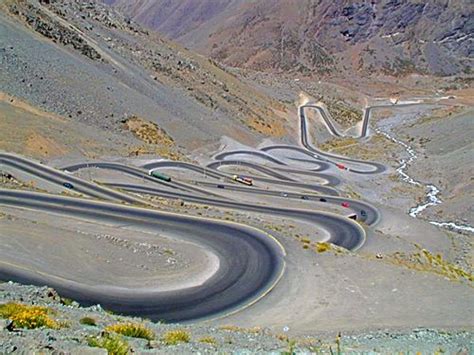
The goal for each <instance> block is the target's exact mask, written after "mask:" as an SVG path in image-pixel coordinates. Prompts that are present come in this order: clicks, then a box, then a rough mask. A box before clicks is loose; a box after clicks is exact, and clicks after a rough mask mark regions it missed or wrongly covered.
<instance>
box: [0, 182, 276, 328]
mask: <svg viewBox="0 0 474 355" xmlns="http://www.w3.org/2000/svg"><path fill="white" fill-rule="evenodd" d="M0 205H3V206H11V207H20V208H27V209H32V210H37V211H43V212H48V213H53V214H61V215H66V216H70V217H73V218H79V219H86V220H91V221H97V222H106V223H108V224H117V225H123V224H124V223H127V224H129V225H132V226H134V227H136V228H140V227H144V228H147V229H150V228H155V229H156V230H157V231H160V232H162V233H163V231H164V233H166V232H172V233H173V236H176V235H179V238H181V239H182V240H184V241H188V242H192V243H195V244H197V245H200V246H203V247H205V248H207V249H208V250H210V251H211V252H212V253H213V254H215V255H216V256H217V257H218V258H219V263H220V264H219V268H218V270H217V272H216V273H215V274H214V275H213V276H212V277H211V278H209V279H208V280H206V281H205V282H204V283H203V284H201V285H199V286H194V287H191V288H183V289H179V290H175V291H167V292H158V291H153V290H149V289H145V290H140V289H139V288H138V289H136V288H134V289H119V288H114V285H113V280H111V281H110V283H107V281H104V284H103V285H95V286H88V285H87V284H85V283H80V282H77V281H75V280H65V279H61V278H59V277H56V276H55V275H48V274H44V273H41V272H40V270H28V269H25V268H23V267H17V266H14V265H6V264H5V263H2V262H0V278H1V279H3V280H15V281H18V282H21V283H25V284H36V285H49V286H51V287H54V288H55V289H57V290H58V292H59V293H60V294H61V295H62V296H65V297H71V298H73V299H75V300H77V301H79V302H81V303H82V304H85V305H92V304H101V305H103V306H105V307H106V308H108V309H111V310H114V311H117V312H121V313H125V314H129V315H137V316H142V317H148V318H150V319H152V320H155V321H157V320H166V321H170V322H174V321H187V320H195V319H200V318H205V317H209V316H212V315H218V314H219V313H222V312H226V313H227V312H232V311H233V310H236V309H239V308H241V307H244V306H246V305H249V304H251V303H253V302H256V301H257V300H258V299H259V298H260V297H262V296H263V295H264V294H266V293H267V292H268V291H269V290H270V289H271V288H272V287H273V286H274V285H275V284H276V283H277V282H278V280H279V278H280V277H281V275H282V274H283V272H284V267H285V262H284V254H285V251H284V249H283V247H282V246H281V245H280V244H279V243H278V242H277V241H276V240H275V239H274V238H273V237H271V236H269V235H268V234H266V233H264V232H262V231H260V230H258V229H255V228H252V227H249V226H245V225H241V224H237V223H233V222H225V221H218V220H211V219H206V218H197V217H189V216H185V215H178V214H174V213H167V212H158V211H154V210H148V209H141V208H134V207H128V206H122V205H117V204H111V203H101V202H95V201H89V200H82V199H77V198H67V197H62V196H57V195H48V194H42V193H35V192H28V191H15V190H3V189H0ZM229 236H232V237H229Z"/></svg>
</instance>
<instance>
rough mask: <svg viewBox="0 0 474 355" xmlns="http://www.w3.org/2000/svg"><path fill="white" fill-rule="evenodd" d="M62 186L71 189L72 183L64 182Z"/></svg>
mask: <svg viewBox="0 0 474 355" xmlns="http://www.w3.org/2000/svg"><path fill="white" fill-rule="evenodd" d="M63 186H64V187H65V188H67V189H73V188H74V186H73V184H71V183H70V182H65V183H64V184H63Z"/></svg>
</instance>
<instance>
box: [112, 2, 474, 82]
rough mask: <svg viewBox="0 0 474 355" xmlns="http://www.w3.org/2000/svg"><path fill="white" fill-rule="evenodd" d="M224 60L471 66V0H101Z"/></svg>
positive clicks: (281, 65) (378, 68) (299, 66)
mask: <svg viewBox="0 0 474 355" xmlns="http://www.w3.org/2000/svg"><path fill="white" fill-rule="evenodd" d="M106 1H107V2H108V3H109V4H114V5H115V6H116V7H117V8H119V9H120V10H121V11H123V12H124V13H126V14H127V15H129V16H131V17H132V18H134V19H136V20H137V21H139V22H141V23H143V24H145V25H147V26H149V27H152V28H154V29H157V30H159V31H161V32H163V33H164V34H166V35H167V36H169V37H170V38H172V39H175V40H177V41H179V42H181V43H182V44H184V45H186V46H189V47H190V48H194V49H197V50H198V51H200V52H202V53H204V54H207V55H210V56H212V58H214V59H216V60H218V61H221V62H223V63H225V64H227V65H230V66H238V67H244V68H252V69H257V70H271V71H288V70H296V71H300V72H303V73H314V72H319V73H320V74H321V73H325V72H328V71H329V72H331V73H332V74H334V73H336V72H340V71H341V70H342V71H344V72H346V73H353V72H354V71H356V72H359V73H360V74H363V75H367V74H371V73H373V72H383V73H386V74H392V75H404V74H409V73H414V72H417V73H427V74H436V75H452V74H458V73H463V72H469V71H470V65H471V60H472V55H473V46H472V41H473V31H474V21H473V18H474V17H473V10H474V5H473V3H472V2H471V1H469V0H431V1H419V0H380V1H374V0H357V1H355V0H268V1H252V0H233V1H215V0H199V1H191V0H180V1H169V0H153V1H151V0H141V1H127V0H106Z"/></svg>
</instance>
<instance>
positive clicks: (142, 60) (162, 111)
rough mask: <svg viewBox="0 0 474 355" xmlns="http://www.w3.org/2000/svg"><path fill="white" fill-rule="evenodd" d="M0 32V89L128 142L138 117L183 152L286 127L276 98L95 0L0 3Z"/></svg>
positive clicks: (279, 132) (255, 137)
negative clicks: (225, 138)
mask: <svg viewBox="0 0 474 355" xmlns="http://www.w3.org/2000/svg"><path fill="white" fill-rule="evenodd" d="M0 33H1V34H2V35H1V36H0V63H1V67H2V75H1V76H0V92H3V93H5V94H8V95H11V96H13V97H17V98H19V99H23V100H26V101H27V102H29V103H30V104H31V105H33V106H35V107H38V108H41V109H43V110H45V111H48V112H53V113H56V114H58V115H60V116H62V117H64V118H66V119H68V120H71V121H72V122H80V123H81V124H85V125H86V126H87V127H90V129H92V130H96V131H97V132H113V133H116V134H121V135H122V136H124V139H128V140H129V141H130V142H132V143H133V142H136V136H135V135H134V134H133V132H130V130H129V129H127V127H128V126H127V125H126V124H125V123H126V122H127V120H128V119H129V118H131V117H139V118H140V119H141V120H143V121H150V122H152V124H151V125H149V126H150V127H156V129H157V130H158V131H159V132H163V133H164V134H166V135H168V136H169V137H171V138H172V139H173V140H174V142H175V143H176V145H177V146H181V147H184V148H189V149H194V148H196V147H201V146H202V145H204V144H215V143H216V142H217V141H218V140H219V139H220V137H221V136H222V135H227V136H230V137H233V138H236V139H239V140H242V141H245V142H248V143H255V142H258V141H260V140H261V138H262V137H267V136H269V135H270V136H282V135H284V134H285V133H286V127H285V121H284V119H282V118H281V117H284V116H285V115H284V111H285V107H283V106H282V105H281V104H279V103H278V102H276V101H274V100H272V99H270V98H268V97H267V96H265V95H262V94H260V93H259V92H258V91H256V90H254V89H253V88H252V87H249V85H248V84H244V83H242V82H241V81H239V80H238V79H237V78H236V77H235V76H233V75H232V74H229V73H228V72H226V71H224V70H222V69H221V68H220V67H219V66H217V65H216V64H215V63H214V62H213V61H210V60H208V59H206V58H203V57H202V56H200V55H196V54H194V53H192V52H190V51H188V50H186V49H184V48H182V47H181V46H179V45H176V44H174V43H172V42H169V41H167V40H164V39H162V38H161V37H159V36H158V35H156V34H155V33H152V32H149V31H148V30H144V29H143V28H141V27H140V26H139V25H136V24H135V23H133V22H131V21H129V20H127V19H126V18H124V17H123V16H122V15H120V14H118V13H116V12H115V11H114V10H113V9H110V8H108V7H107V6H105V5H103V4H100V3H95V2H79V1H72V0H71V1H51V0H50V1H46V0H42V1H34V0H15V1H14V0H4V1H0ZM155 125H157V126H155ZM104 139H106V138H105V136H104ZM136 143H137V144H139V142H136ZM145 143H147V144H148V143H149V142H144V143H143V144H145ZM148 150H149V149H148ZM136 151H137V152H142V151H147V149H138V150H136ZM151 152H152V153H153V152H155V150H151Z"/></svg>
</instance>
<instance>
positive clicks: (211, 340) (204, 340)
mask: <svg viewBox="0 0 474 355" xmlns="http://www.w3.org/2000/svg"><path fill="white" fill-rule="evenodd" d="M199 342H200V343H205V344H210V345H216V344H217V341H216V339H215V338H213V337H211V336H205V337H202V338H201V339H199Z"/></svg>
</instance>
